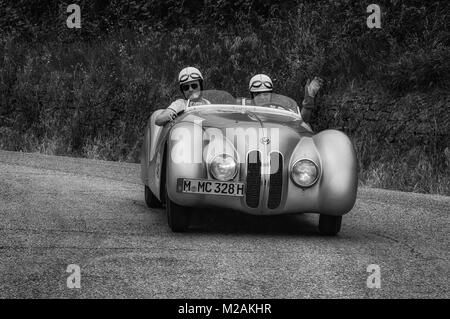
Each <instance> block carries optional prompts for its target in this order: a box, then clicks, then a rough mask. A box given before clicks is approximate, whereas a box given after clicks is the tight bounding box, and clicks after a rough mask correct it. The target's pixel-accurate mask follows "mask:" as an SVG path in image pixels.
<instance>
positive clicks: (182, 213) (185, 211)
mask: <svg viewBox="0 0 450 319" xmlns="http://www.w3.org/2000/svg"><path fill="white" fill-rule="evenodd" d="M166 213H167V222H168V224H169V227H170V229H171V230H172V231H173V232H175V233H182V232H185V231H186V230H187V229H188V227H189V222H190V219H191V212H190V211H189V208H187V207H183V206H180V205H178V204H176V203H174V202H172V201H171V200H170V198H169V196H168V195H167V191H166Z"/></svg>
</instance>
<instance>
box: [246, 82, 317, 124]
mask: <svg viewBox="0 0 450 319" xmlns="http://www.w3.org/2000/svg"><path fill="white" fill-rule="evenodd" d="M322 85H323V80H322V79H321V78H319V77H314V79H313V80H312V81H310V80H309V79H308V82H307V83H306V85H305V96H304V98H303V102H302V109H301V111H300V114H301V115H302V118H303V120H304V121H305V122H309V121H310V119H311V113H312V110H313V109H314V107H315V105H314V98H315V97H316V95H317V92H319V90H320V88H321V87H322ZM248 88H249V90H250V94H251V96H252V100H253V104H255V105H264V104H269V103H270V102H272V103H275V102H276V101H275V100H274V99H273V96H272V91H273V83H272V80H271V79H270V77H268V76H267V75H265V74H257V75H255V76H253V77H252V78H251V79H250V82H249V84H248ZM283 102H284V103H281V104H285V103H286V102H287V103H292V104H294V105H293V109H295V108H298V106H297V103H296V102H295V101H293V100H291V101H288V99H286V101H283ZM291 109H292V107H291Z"/></svg>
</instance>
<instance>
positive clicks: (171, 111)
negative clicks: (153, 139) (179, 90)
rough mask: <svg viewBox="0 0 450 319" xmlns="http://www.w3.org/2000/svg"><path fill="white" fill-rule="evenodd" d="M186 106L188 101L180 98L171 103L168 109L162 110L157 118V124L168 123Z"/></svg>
mask: <svg viewBox="0 0 450 319" xmlns="http://www.w3.org/2000/svg"><path fill="white" fill-rule="evenodd" d="M185 108H186V101H184V100H182V99H179V100H176V101H174V102H172V104H170V105H169V107H168V108H167V109H165V110H164V111H162V112H161V113H160V114H159V115H158V116H157V117H156V119H155V124H156V125H158V126H163V125H166V124H167V123H168V122H170V121H172V120H174V119H175V118H176V117H177V116H178V113H180V112H181V111H183V110H184V109H185Z"/></svg>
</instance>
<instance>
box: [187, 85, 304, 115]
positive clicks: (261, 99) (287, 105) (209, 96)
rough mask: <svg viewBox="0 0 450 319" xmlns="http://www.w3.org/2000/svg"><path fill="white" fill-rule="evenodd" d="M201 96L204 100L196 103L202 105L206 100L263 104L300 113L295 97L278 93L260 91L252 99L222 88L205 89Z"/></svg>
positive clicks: (217, 102) (248, 104)
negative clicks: (236, 96) (236, 95)
mask: <svg viewBox="0 0 450 319" xmlns="http://www.w3.org/2000/svg"><path fill="white" fill-rule="evenodd" d="M201 97H202V100H199V101H197V102H195V105H201V103H202V102H204V103H205V104H209V103H210V104H229V105H245V106H261V107H268V108H273V109H280V110H285V111H290V112H293V113H295V114H299V108H298V106H297V103H296V102H295V101H294V100H293V99H291V98H289V97H287V96H284V95H281V94H276V93H260V94H258V95H257V96H255V98H254V99H251V98H244V97H238V98H235V97H233V95H231V94H230V93H228V92H226V91H221V90H205V91H202V95H201ZM205 100H207V101H205ZM208 102H209V103H208ZM199 103H200V104H199Z"/></svg>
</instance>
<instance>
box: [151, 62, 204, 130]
mask: <svg viewBox="0 0 450 319" xmlns="http://www.w3.org/2000/svg"><path fill="white" fill-rule="evenodd" d="M178 83H179V84H180V90H181V93H183V96H184V99H178V100H176V101H174V102H172V104H170V105H169V107H168V108H167V109H165V110H164V111H163V112H161V113H160V114H159V115H158V116H157V117H156V119H155V124H156V125H159V126H163V125H165V124H166V123H168V122H171V121H173V120H174V119H175V118H176V117H177V116H178V114H179V113H180V112H182V111H184V110H185V109H186V108H187V107H189V106H195V105H204V104H211V103H210V102H209V101H208V100H206V99H204V98H202V91H203V76H202V74H201V73H200V71H199V70H198V69H197V68H194V67H187V68H184V69H183V70H181V72H180V74H179V75H178Z"/></svg>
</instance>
